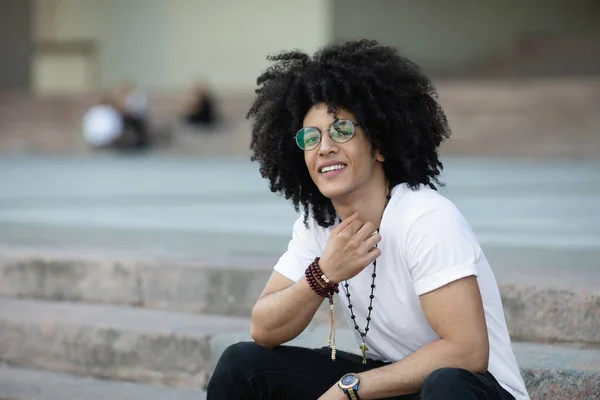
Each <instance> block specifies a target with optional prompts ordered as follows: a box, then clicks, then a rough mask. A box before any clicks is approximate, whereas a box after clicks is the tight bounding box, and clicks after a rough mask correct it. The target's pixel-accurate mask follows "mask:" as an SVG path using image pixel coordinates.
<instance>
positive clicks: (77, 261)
mask: <svg viewBox="0 0 600 400" xmlns="http://www.w3.org/2000/svg"><path fill="white" fill-rule="evenodd" d="M207 258H210V261H207V260H206V259H207ZM278 258H279V257H278V256H274V255H243V256H240V255H231V256H227V255H218V256H214V257H212V256H211V257H205V258H200V257H196V256H189V255H181V254H177V253H172V254H171V253H169V254H147V253H140V252H135V251H116V252H114V251H113V252H104V251H98V250H96V251H90V250H82V251H77V250H66V249H65V250H50V249H42V250H40V249H23V248H20V247H17V246H14V247H12V246H5V245H2V244H0V269H3V268H6V267H7V266H11V267H13V268H14V267H32V266H37V267H42V266H43V265H54V266H60V265H69V266H72V265H76V266H80V267H83V268H86V267H94V268H95V267H104V268H114V267H118V268H125V269H131V270H132V271H135V272H137V271H138V270H140V269H141V270H148V269H165V268H177V269H179V270H180V271H184V272H185V271H192V272H193V271H198V270H219V271H224V272H230V271H242V272H248V271H251V272H254V271H256V272H268V273H271V272H272V271H273V266H274V265H275V263H276V262H277V260H278ZM502 268H506V267H502ZM492 269H493V270H494V271H495V272H496V271H499V270H500V268H499V267H498V266H496V267H494V266H493V267H492ZM519 269H521V270H522V269H527V267H525V266H519ZM561 269H562V270H564V271H569V270H570V269H571V266H564V267H563V268H561ZM511 272H512V271H511ZM521 272H522V273H521V274H519V276H514V277H513V276H511V277H510V278H508V279H501V278H498V281H499V284H500V285H501V286H511V287H531V286H536V287H538V288H545V289H563V288H569V287H570V286H573V284H572V282H566V283H565V282H564V280H557V281H555V282H552V283H551V284H549V283H548V281H543V282H541V283H535V284H532V283H531V282H529V281H525V282H524V281H523V280H521V279H519V278H522V277H524V276H527V272H526V271H521ZM532 272H536V273H537V272H539V270H538V269H535V270H533V271H532ZM552 272H553V271H552ZM594 272H596V275H595V276H594V277H593V278H594V279H593V283H592V285H588V286H581V285H578V283H579V282H578V283H577V284H576V285H577V286H578V287H577V288H576V289H577V290H578V291H579V290H584V291H590V292H599V293H600V284H599V285H596V283H597V282H600V269H598V270H594V269H586V273H594ZM536 282H537V281H536ZM561 284H562V285H561Z"/></svg>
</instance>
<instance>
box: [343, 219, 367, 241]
mask: <svg viewBox="0 0 600 400" xmlns="http://www.w3.org/2000/svg"><path fill="white" fill-rule="evenodd" d="M364 224H365V223H364V222H363V221H361V220H360V219H357V220H355V221H353V222H351V223H350V224H349V225H348V226H347V227H346V229H344V231H345V232H347V233H348V236H349V237H352V238H353V237H354V236H356V233H357V232H358V231H360V230H361V229H362V227H363V225H364ZM356 239H357V242H358V243H360V242H362V240H358V239H359V238H358V237H357V238H356Z"/></svg>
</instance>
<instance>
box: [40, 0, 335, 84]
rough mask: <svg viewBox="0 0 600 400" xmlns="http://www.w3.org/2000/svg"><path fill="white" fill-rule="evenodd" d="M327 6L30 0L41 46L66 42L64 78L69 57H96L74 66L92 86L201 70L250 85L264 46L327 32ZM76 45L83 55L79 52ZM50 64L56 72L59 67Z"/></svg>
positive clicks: (175, 77) (184, 77) (258, 0)
mask: <svg viewBox="0 0 600 400" xmlns="http://www.w3.org/2000/svg"><path fill="white" fill-rule="evenodd" d="M330 6H331V3H330V1H328V0H304V1H291V2H281V1H277V0H253V1H251V2H250V1H245V0H220V1H214V0H169V1H164V0H102V1H98V0H36V9H35V21H36V39H37V40H38V42H42V43H44V42H45V43H50V44H52V43H54V45H50V46H46V48H48V47H50V48H57V47H60V43H66V44H69V43H70V45H67V47H69V48H70V49H71V50H73V51H72V53H73V54H71V59H70V60H66V58H65V57H62V60H63V61H62V62H64V63H65V64H66V63H67V62H69V63H70V65H71V67H70V71H71V72H69V73H64V75H65V78H67V77H68V76H69V75H73V74H74V70H76V69H77V68H79V69H81V67H78V65H79V64H82V61H81V60H80V62H79V64H76V63H75V62H74V61H73V58H74V57H80V58H85V60H86V62H87V63H88V64H89V63H90V62H92V63H95V64H96V65H95V67H94V68H91V69H90V70H89V71H80V72H79V75H82V76H89V79H90V80H92V81H93V82H94V83H93V84H91V85H88V86H91V87H102V88H106V87H110V86H112V85H115V84H117V83H119V82H120V81H122V80H124V79H128V80H133V81H134V82H136V83H137V84H139V85H140V86H142V87H144V88H147V89H158V90H176V89H181V88H183V87H185V86H186V85H188V84H189V83H190V81H192V80H195V79H196V78H200V79H207V80H209V81H210V83H212V84H213V85H214V86H215V87H216V88H218V89H220V90H235V91H237V90H248V89H251V88H253V87H254V86H255V80H256V77H257V75H258V74H259V73H260V71H261V70H263V69H264V68H265V67H266V66H267V65H268V63H267V62H266V60H265V56H266V55H267V54H268V53H273V52H277V51H279V50H283V49H289V48H291V47H294V48H301V49H305V50H308V51H312V50H314V49H316V48H317V47H318V46H320V45H322V44H323V43H324V42H326V41H327V40H328V38H329V37H330V29H329V27H330V24H329V21H330V19H331V11H330ZM63 47H64V46H63ZM77 49H79V52H80V53H85V55H83V54H80V55H79V56H77V54H75V53H77ZM48 57H49V56H48V55H46V57H45V59H47V58H48ZM54 59H56V57H54ZM39 63H40V64H44V63H45V64H48V63H49V62H48V61H39ZM55 64H56V61H54V64H53V65H55ZM63 70H65V71H67V70H69V68H64V69H63ZM38 71H41V72H40V77H39V79H40V80H42V81H44V82H46V81H48V80H49V79H48V77H47V75H48V73H47V71H48V68H44V67H40V68H38ZM52 71H53V72H51V74H60V68H56V67H53V68H52ZM44 74H46V75H44ZM44 85H46V84H45V83H43V82H42V83H40V85H39V86H40V87H42V88H43V87H44ZM84 86H85V85H84ZM86 88H87V87H83V89H86Z"/></svg>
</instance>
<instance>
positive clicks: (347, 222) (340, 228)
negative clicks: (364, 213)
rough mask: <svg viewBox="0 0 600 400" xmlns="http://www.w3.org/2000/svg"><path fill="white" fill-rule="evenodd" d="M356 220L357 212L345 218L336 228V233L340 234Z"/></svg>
mask: <svg viewBox="0 0 600 400" xmlns="http://www.w3.org/2000/svg"><path fill="white" fill-rule="evenodd" d="M357 219H358V212H354V213H353V214H352V215H350V216H349V217H348V218H345V219H344V220H343V221H342V222H341V223H340V224H339V225H338V227H337V228H336V230H337V232H341V231H343V230H344V229H346V228H347V227H348V225H350V224H351V223H353V222H354V221H356V220H357Z"/></svg>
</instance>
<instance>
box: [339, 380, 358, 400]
mask: <svg viewBox="0 0 600 400" xmlns="http://www.w3.org/2000/svg"><path fill="white" fill-rule="evenodd" d="M359 386H360V377H359V376H358V374H355V373H349V374H346V375H344V376H342V377H341V378H340V380H339V381H338V387H339V388H340V390H342V391H343V392H344V394H345V395H346V397H347V398H348V399H350V400H361V398H360V396H359V395H358V387H359Z"/></svg>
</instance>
